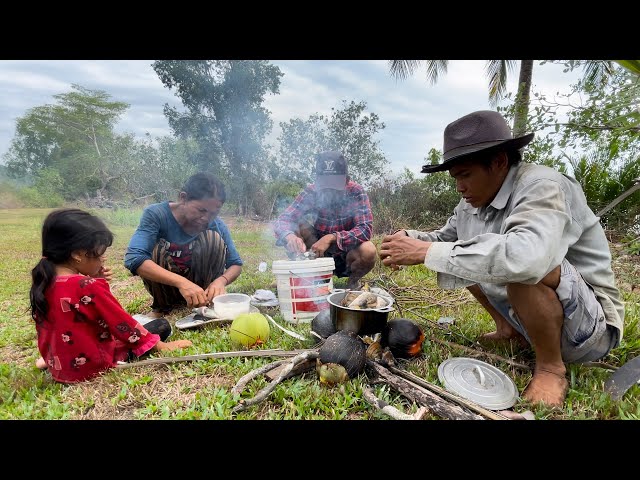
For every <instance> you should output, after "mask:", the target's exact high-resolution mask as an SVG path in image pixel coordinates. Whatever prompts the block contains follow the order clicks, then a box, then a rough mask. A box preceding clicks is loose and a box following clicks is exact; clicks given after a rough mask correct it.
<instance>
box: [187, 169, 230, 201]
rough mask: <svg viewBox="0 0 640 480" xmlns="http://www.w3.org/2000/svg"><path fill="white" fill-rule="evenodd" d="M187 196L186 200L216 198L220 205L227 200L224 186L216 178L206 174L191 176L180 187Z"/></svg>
mask: <svg viewBox="0 0 640 480" xmlns="http://www.w3.org/2000/svg"><path fill="white" fill-rule="evenodd" d="M182 191H183V192H184V193H186V194H187V200H202V199H203V198H216V199H218V200H220V201H221V202H222V203H224V202H225V200H226V199H227V195H226V193H225V191H224V184H223V183H222V182H221V181H220V180H218V178H217V177H216V176H214V175H212V174H210V173H208V172H200V173H196V174H195V175H192V176H191V177H189V179H188V180H187V183H185V184H184V187H182Z"/></svg>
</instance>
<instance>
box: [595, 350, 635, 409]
mask: <svg viewBox="0 0 640 480" xmlns="http://www.w3.org/2000/svg"><path fill="white" fill-rule="evenodd" d="M638 380H640V355H638V356H637V357H634V358H632V359H631V360H629V361H627V362H626V363H625V364H624V365H622V366H621V367H619V368H618V369H617V370H616V371H615V372H613V373H612V374H611V376H610V377H609V378H608V379H607V380H606V381H605V382H604V391H605V392H608V393H609V394H610V395H611V398H613V399H614V400H616V401H617V400H620V399H621V398H622V397H623V396H624V394H625V393H626V392H627V390H629V389H630V388H631V387H633V386H634V385H635V384H636V383H638Z"/></svg>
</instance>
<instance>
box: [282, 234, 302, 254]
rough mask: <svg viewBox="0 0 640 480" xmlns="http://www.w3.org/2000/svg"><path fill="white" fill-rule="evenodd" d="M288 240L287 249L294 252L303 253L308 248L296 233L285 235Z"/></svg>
mask: <svg viewBox="0 0 640 480" xmlns="http://www.w3.org/2000/svg"><path fill="white" fill-rule="evenodd" d="M285 240H286V241H287V245H286V247H285V248H286V249H287V250H289V251H290V252H293V253H303V252H304V251H306V250H307V246H306V245H305V244H304V241H303V240H302V239H301V238H300V237H298V236H297V235H296V234H294V233H290V234H289V235H287V236H286V237H285Z"/></svg>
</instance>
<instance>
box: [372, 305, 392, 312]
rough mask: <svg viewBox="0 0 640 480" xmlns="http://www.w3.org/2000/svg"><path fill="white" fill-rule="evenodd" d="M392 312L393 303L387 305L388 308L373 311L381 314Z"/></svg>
mask: <svg viewBox="0 0 640 480" xmlns="http://www.w3.org/2000/svg"><path fill="white" fill-rule="evenodd" d="M392 310H393V304H391V303H390V304H389V305H387V306H386V307H383V308H374V309H373V311H374V312H381V313H388V312H390V311H392Z"/></svg>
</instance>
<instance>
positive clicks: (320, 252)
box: [309, 233, 336, 258]
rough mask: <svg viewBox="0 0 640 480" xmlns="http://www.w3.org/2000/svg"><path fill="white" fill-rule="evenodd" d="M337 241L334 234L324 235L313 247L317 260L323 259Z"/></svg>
mask: <svg viewBox="0 0 640 480" xmlns="http://www.w3.org/2000/svg"><path fill="white" fill-rule="evenodd" d="M335 240H336V236H335V235H334V234H333V233H329V234H327V235H324V236H323V237H322V238H321V239H320V240H318V241H317V242H316V243H314V244H313V245H311V248H310V249H309V250H311V251H312V252H313V253H315V254H316V257H317V258H320V257H323V256H324V252H326V251H327V249H328V248H329V247H330V246H331V244H332V243H333V242H334V241H335Z"/></svg>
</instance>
